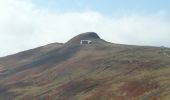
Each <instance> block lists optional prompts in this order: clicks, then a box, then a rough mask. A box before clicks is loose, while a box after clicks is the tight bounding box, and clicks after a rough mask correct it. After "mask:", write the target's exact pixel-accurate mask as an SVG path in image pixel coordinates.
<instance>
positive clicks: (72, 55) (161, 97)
mask: <svg viewBox="0 0 170 100" xmlns="http://www.w3.org/2000/svg"><path fill="white" fill-rule="evenodd" d="M81 40H90V41H91V43H89V44H82V45H81V44H80V42H81ZM85 42H86V41H85ZM169 75H170V49H169V48H165V47H150V46H133V45H123V44H114V43H109V42H107V41H105V40H103V39H101V38H100V37H99V36H98V35H97V34H96V33H94V32H87V33H82V34H80V35H78V36H75V37H73V38H72V39H71V40H69V41H68V42H66V43H65V44H61V43H53V44H49V45H45V46H42V47H38V48H35V49H31V50H28V51H24V52H20V53H17V54H14V55H9V56H6V57H2V58H0V100H169V98H170V78H169Z"/></svg>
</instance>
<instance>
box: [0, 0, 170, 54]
mask: <svg viewBox="0 0 170 100" xmlns="http://www.w3.org/2000/svg"><path fill="white" fill-rule="evenodd" d="M169 5H170V0H0V57H2V56H6V55H10V54H14V53H17V52H20V51H24V50H28V49H32V48H35V47H38V46H43V45H46V44H50V43H54V42H59V43H65V42H67V41H68V40H69V39H70V38H72V37H74V36H76V35H78V34H80V33H83V32H91V31H92V32H96V33H98V35H99V36H100V37H101V38H103V39H105V40H106V41H109V42H113V43H121V44H131V45H148V46H166V47H170V6H169Z"/></svg>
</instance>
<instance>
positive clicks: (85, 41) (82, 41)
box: [80, 40, 92, 45]
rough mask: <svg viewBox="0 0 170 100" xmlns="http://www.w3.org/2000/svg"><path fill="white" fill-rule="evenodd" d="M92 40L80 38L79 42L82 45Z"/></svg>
mask: <svg viewBox="0 0 170 100" xmlns="http://www.w3.org/2000/svg"><path fill="white" fill-rule="evenodd" d="M91 43H92V41H91V40H81V41H80V44H81V45H83V44H91Z"/></svg>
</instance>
